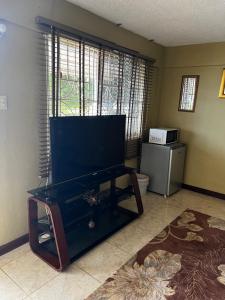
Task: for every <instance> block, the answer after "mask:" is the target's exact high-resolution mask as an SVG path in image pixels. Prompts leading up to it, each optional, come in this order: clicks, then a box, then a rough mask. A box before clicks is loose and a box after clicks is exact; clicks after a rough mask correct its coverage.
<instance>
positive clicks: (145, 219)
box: [0, 190, 225, 300]
mask: <svg viewBox="0 0 225 300" xmlns="http://www.w3.org/2000/svg"><path fill="white" fill-rule="evenodd" d="M143 203H144V208H145V213H144V215H143V216H142V217H141V218H140V219H138V220H136V221H135V222H133V223H131V224H130V225H128V226H127V227H125V228H123V229H122V230H121V231H119V232H118V233H116V234H115V235H113V236H112V237H110V238H109V239H108V240H107V241H105V242H103V243H102V244H100V245H99V246H97V247H96V248H94V249H93V250H92V251H90V252H88V253H87V254H86V255H85V256H83V257H81V258H80V259H79V260H78V261H76V262H75V263H74V264H73V265H71V266H70V267H69V268H68V269H67V270H66V271H65V272H63V273H58V272H56V271H54V270H53V269H52V268H50V267H49V266H48V265H47V264H45V263H44V262H42V261H41V260H40V259H38V258H37V257H36V256H35V255H34V254H33V253H32V252H31V251H30V249H29V246H28V245H27V244H26V245H24V246H22V247H20V248H18V249H16V250H14V251H12V252H10V253H8V254H6V255H4V256H1V257H0V300H6V299H7V300H8V299H10V300H11V299H12V300H19V299H27V300H31V299H37V300H42V299H43V300H46V299H54V300H58V299H59V300H79V299H84V298H85V297H86V296H88V295H89V294H90V293H92V291H94V290H95V289H96V288H97V287H98V286H99V285H101V284H102V283H103V282H104V280H105V279H106V278H108V277H109V276H110V275H111V274H112V273H113V272H114V271H116V270H117V269H118V268H119V267H120V266H121V265H123V264H124V263H125V262H126V261H127V260H128V259H129V258H130V257H131V256H132V255H133V254H135V253H136V252H137V250H139V249H140V248H141V247H143V246H144V245H145V244H146V243H147V242H148V241H149V240H151V239H152V238H153V237H154V236H155V235H156V234H157V233H159V232H160V231H161V230H162V229H163V228H164V227H165V226H166V225H168V224H169V223H170V222H171V221H172V220H173V219H175V218H176V217H177V216H178V215H180V214H181V212H182V211H183V210H185V209H187V208H191V209H194V210H197V211H200V212H203V213H206V214H209V215H212V216H215V217H219V218H222V219H225V201H223V200H218V199H215V198H212V197H207V196H203V195H200V194H197V193H193V192H190V191H187V190H182V191H180V192H179V193H177V194H175V195H174V196H172V197H170V198H167V199H164V198H163V197H161V196H158V195H155V194H151V193H148V194H147V196H145V197H144V199H143ZM124 205H125V206H129V207H130V208H133V207H134V202H133V200H130V201H127V203H124Z"/></svg>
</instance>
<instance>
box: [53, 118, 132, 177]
mask: <svg viewBox="0 0 225 300" xmlns="http://www.w3.org/2000/svg"><path fill="white" fill-rule="evenodd" d="M125 122H126V116H125V115H120V116H118V115H116V116H114V115H113V116H87V117H53V118H50V136H51V156H52V181H53V183H55V182H60V181H64V180H68V179H71V178H75V177H79V176H82V175H85V174H92V173H96V172H98V171H100V170H104V169H107V168H110V167H113V166H116V165H121V164H123V163H124V153H125Z"/></svg>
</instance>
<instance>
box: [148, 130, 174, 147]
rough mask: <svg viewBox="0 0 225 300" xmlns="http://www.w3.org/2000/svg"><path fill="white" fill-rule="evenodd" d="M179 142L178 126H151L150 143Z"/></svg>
mask: <svg viewBox="0 0 225 300" xmlns="http://www.w3.org/2000/svg"><path fill="white" fill-rule="evenodd" d="M177 142H179V129H177V128H150V130H149V143H154V144H161V145H166V144H171V143H177Z"/></svg>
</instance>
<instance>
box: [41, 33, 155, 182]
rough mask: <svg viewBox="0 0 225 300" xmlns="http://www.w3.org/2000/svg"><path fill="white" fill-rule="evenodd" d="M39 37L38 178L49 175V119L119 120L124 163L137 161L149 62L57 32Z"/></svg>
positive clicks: (149, 76) (145, 110) (143, 131)
mask: <svg viewBox="0 0 225 300" xmlns="http://www.w3.org/2000/svg"><path fill="white" fill-rule="evenodd" d="M43 36H44V39H45V42H44V44H45V53H46V54H47V56H45V61H46V65H47V68H46V69H45V70H46V78H47V85H46V89H47V92H48V93H47V99H48V101H47V104H46V105H45V106H46V107H45V109H43V106H42V109H41V114H42V115H41V126H40V127H41V157H42V164H41V167H40V173H41V175H40V176H41V177H46V175H47V174H48V172H49V165H50V164H49V162H50V143H49V124H48V118H49V116H54V117H57V116H60V117H61V116H79V115H83V116H90V115H113V114H125V115H126V117H127V118H126V157H127V158H131V157H135V156H137V155H138V153H139V149H140V144H141V140H142V138H143V136H144V135H146V132H147V118H148V115H149V107H150V105H149V103H150V97H151V87H152V76H153V70H154V69H153V67H152V64H153V61H151V60H146V59H144V58H141V57H138V56H136V55H131V54H128V53H126V52H120V51H118V50H116V49H113V48H112V49H111V48H109V47H102V46H100V45H97V44H96V45H94V44H93V43H90V42H86V41H84V40H82V39H79V38H77V39H76V38H74V37H71V36H68V35H66V34H65V33H61V32H56V31H54V32H52V33H45V34H44V35H43ZM46 111H47V113H46ZM42 135H44V136H42Z"/></svg>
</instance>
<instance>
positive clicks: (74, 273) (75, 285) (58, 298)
mask: <svg viewBox="0 0 225 300" xmlns="http://www.w3.org/2000/svg"><path fill="white" fill-rule="evenodd" d="M100 284H101V283H100V282H99V281H97V280H95V279H94V278H93V277H91V276H90V275H88V274H87V273H85V272H84V271H82V270H81V269H79V268H78V267H76V266H71V267H69V268H68V269H67V270H66V271H65V272H63V273H61V274H60V275H59V276H57V277H55V278H54V279H52V280H51V281H49V282H48V283H47V284H46V285H44V286H43V287H41V288H40V289H39V290H37V291H36V292H34V293H33V294H32V295H30V299H33V300H46V299H49V300H50V299H54V300H83V299H84V298H86V297H87V296H88V295H89V294H91V293H92V292H93V291H94V290H95V289H97V288H98V287H99V286H100Z"/></svg>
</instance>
